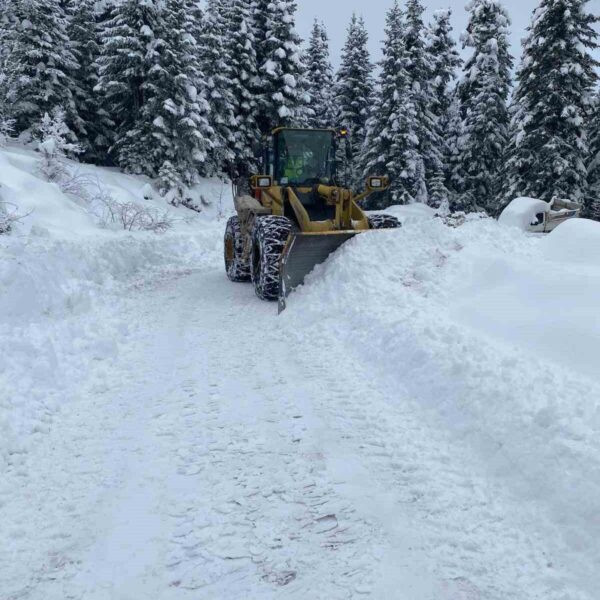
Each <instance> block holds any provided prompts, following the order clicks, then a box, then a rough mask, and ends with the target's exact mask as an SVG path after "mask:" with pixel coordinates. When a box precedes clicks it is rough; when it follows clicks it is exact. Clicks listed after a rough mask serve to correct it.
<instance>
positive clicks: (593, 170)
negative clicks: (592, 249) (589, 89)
mask: <svg viewBox="0 0 600 600" xmlns="http://www.w3.org/2000/svg"><path fill="white" fill-rule="evenodd" d="M588 131H589V143H590V157H589V161H588V181H587V183H588V188H587V199H586V207H585V208H586V216H588V217H589V218H590V219H595V220H596V221H600V91H599V92H598V93H597V94H596V97H595V100H594V108H593V110H592V111H591V117H590V119H589V124H588Z"/></svg>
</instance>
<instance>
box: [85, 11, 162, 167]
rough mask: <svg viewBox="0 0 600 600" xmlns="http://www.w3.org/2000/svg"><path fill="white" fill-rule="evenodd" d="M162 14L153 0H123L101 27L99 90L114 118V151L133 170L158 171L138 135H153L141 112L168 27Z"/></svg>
mask: <svg viewBox="0 0 600 600" xmlns="http://www.w3.org/2000/svg"><path fill="white" fill-rule="evenodd" d="M162 16H163V15H162V13H161V11H160V9H159V7H158V5H157V3H156V2H155V0H124V1H123V2H119V3H116V4H113V5H112V6H111V7H110V10H109V12H108V15H107V20H106V21H105V22H104V23H103V24H102V28H101V43H102V46H101V48H102V49H101V53H100V56H99V57H98V60H97V61H96V64H97V69H98V75H99V77H98V84H97V85H96V88H95V91H96V92H97V93H100V94H101V96H102V104H103V107H104V109H105V110H106V112H107V113H108V114H109V115H111V118H112V119H113V121H114V122H115V127H114V139H115V142H114V144H113V146H112V148H111V155H112V156H113V157H114V159H115V160H116V162H117V164H118V165H119V166H120V167H122V168H123V169H125V170H127V171H131V172H133V173H149V174H152V173H153V171H154V169H153V168H152V165H151V164H148V163H147V157H148V149H147V148H144V147H142V146H141V144H140V136H142V135H143V136H145V135H147V134H149V129H148V128H146V130H145V131H143V132H142V131H141V128H142V115H141V112H142V108H143V106H144V104H145V102H146V101H147V90H146V89H145V86H146V82H147V76H148V71H149V70H150V68H151V66H152V63H153V61H154V60H155V58H156V49H157V45H158V44H160V39H159V37H157V36H158V35H159V34H160V31H164V24H163V23H161V18H162ZM147 125H148V124H146V126H147Z"/></svg>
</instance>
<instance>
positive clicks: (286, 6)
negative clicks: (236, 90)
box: [254, 0, 309, 134]
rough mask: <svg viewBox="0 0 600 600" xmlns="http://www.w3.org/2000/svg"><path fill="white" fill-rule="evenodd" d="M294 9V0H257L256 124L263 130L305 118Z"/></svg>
mask: <svg viewBox="0 0 600 600" xmlns="http://www.w3.org/2000/svg"><path fill="white" fill-rule="evenodd" d="M296 9H297V6H296V2H295V1H294V0H256V9H255V11H254V13H255V19H254V22H255V29H256V32H257V40H256V41H257V48H258V82H257V90H258V101H259V107H258V108H259V112H258V124H259V127H260V130H261V132H262V133H263V134H264V133H268V132H270V131H271V130H272V129H273V128H275V127H277V126H279V125H299V124H302V123H304V122H306V117H307V103H308V100H309V97H308V94H307V92H306V90H305V82H304V74H305V70H306V69H305V66H304V64H303V61H302V55H301V49H300V45H301V40H300V37H299V36H298V33H297V32H296V25H295V14H296Z"/></svg>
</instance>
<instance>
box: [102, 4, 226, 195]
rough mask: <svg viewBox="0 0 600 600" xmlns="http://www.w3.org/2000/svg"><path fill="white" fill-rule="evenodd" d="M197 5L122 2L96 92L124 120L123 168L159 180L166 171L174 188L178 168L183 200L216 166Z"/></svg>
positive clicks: (119, 144) (107, 37)
mask: <svg viewBox="0 0 600 600" xmlns="http://www.w3.org/2000/svg"><path fill="white" fill-rule="evenodd" d="M194 6H195V2H194V0H163V1H161V2H155V1H152V0H125V2H123V3H120V4H116V5H115V6H114V7H113V9H112V11H111V15H110V18H109V20H108V22H107V23H106V24H105V27H104V30H103V45H102V54H101V56H100V58H99V59H98V65H99V72H100V78H99V82H98V86H97V87H96V89H97V90H98V91H100V92H101V93H103V95H104V99H105V102H106V106H107V110H108V112H109V113H110V114H111V115H113V118H114V119H115V121H116V128H115V129H116V140H115V144H114V146H113V153H114V155H115V157H116V159H117V162H118V164H119V166H121V167H122V168H123V169H125V170H127V171H129V172H132V173H143V174H146V175H148V176H151V177H156V176H157V175H159V174H160V173H162V174H163V175H164V177H163V179H164V182H167V183H169V185H172V182H173V171H176V172H177V173H178V175H179V178H180V179H179V182H178V184H177V186H176V187H177V189H176V190H175V191H174V193H173V194H172V196H173V198H172V200H173V201H174V202H175V203H177V201H178V200H177V199H181V198H182V197H183V194H184V191H185V187H186V186H189V185H190V184H192V183H193V182H194V181H195V179H196V177H197V176H198V174H206V173H207V171H210V168H209V167H208V166H207V162H208V154H209V151H210V149H211V145H212V142H211V140H212V139H213V137H214V132H213V130H212V128H211V127H210V124H209V121H208V114H209V111H210V106H209V104H208V102H207V101H206V96H205V91H204V88H203V85H204V76H203V74H202V72H201V70H200V68H199V65H200V61H199V50H198V47H197V35H196V33H197V32H196V29H195V28H196V27H197V15H196V13H195V11H194ZM165 174H166V175H165ZM167 175H168V176H167ZM164 182H163V183H164ZM165 185H166V183H165ZM163 187H164V185H163Z"/></svg>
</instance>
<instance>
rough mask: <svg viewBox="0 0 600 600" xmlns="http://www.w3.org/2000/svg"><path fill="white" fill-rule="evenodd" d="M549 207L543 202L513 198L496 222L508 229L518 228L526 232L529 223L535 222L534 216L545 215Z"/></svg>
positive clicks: (533, 199)
mask: <svg viewBox="0 0 600 600" xmlns="http://www.w3.org/2000/svg"><path fill="white" fill-rule="evenodd" d="M549 210H550V206H549V205H548V203H547V202H544V201H543V200H537V199H535V198H525V197H522V198H515V199H514V200H513V201H512V202H511V203H510V204H509V205H508V206H507V207H506V208H505V209H504V210H503V211H502V214H501V215H500V218H499V219H498V221H499V222H500V223H502V225H506V226H508V227H518V228H519V229H521V230H523V231H527V229H528V228H529V226H530V225H531V223H533V222H535V220H536V218H535V215H537V214H538V213H546V212H548V211H549Z"/></svg>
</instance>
